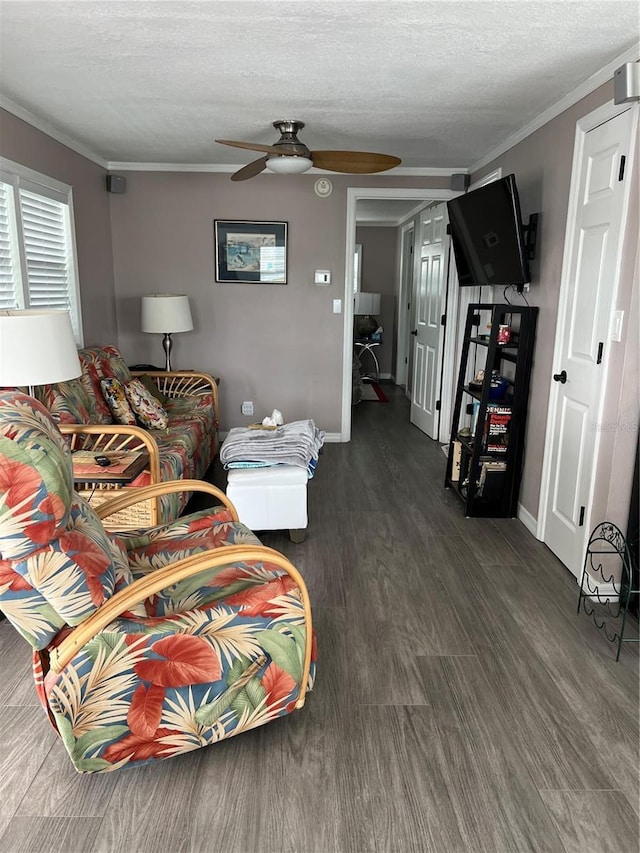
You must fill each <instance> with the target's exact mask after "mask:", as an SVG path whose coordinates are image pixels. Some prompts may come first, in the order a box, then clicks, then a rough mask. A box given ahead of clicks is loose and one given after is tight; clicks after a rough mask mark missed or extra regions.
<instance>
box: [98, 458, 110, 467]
mask: <svg viewBox="0 0 640 853" xmlns="http://www.w3.org/2000/svg"><path fill="white" fill-rule="evenodd" d="M96 465H100V467H101V468H108V467H109V465H111V460H110V459H109V457H108V456H96Z"/></svg>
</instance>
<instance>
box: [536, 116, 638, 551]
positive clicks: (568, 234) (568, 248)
mask: <svg viewBox="0 0 640 853" xmlns="http://www.w3.org/2000/svg"><path fill="white" fill-rule="evenodd" d="M629 109H632V110H634V112H635V116H634V121H635V128H634V130H633V131H632V134H633V135H632V142H633V141H634V140H635V142H636V144H637V139H638V135H637V134H638V130H637V125H638V114H639V109H640V108H639V106H638V105H637V104H631V105H629V104H628V103H622V104H615V103H614V102H613V101H608V102H607V103H606V104H603V105H602V106H601V107H598V108H597V109H595V110H594V111H593V112H590V113H589V114H588V115H586V116H583V117H582V118H580V119H578V121H577V122H576V131H575V138H574V145H573V162H572V167H571V182H570V190H569V204H568V209H567V225H566V230H565V239H564V250H563V256H562V273H561V277H560V294H559V299H558V314H557V318H558V319H557V324H556V336H555V343H554V350H553V362H552V364H553V368H554V369H556V365H557V364H558V359H559V357H560V354H561V353H562V347H563V345H564V327H565V322H566V319H567V317H566V315H567V310H568V307H569V291H570V288H571V284H572V282H571V280H570V278H569V271H570V262H571V255H572V252H573V246H574V243H575V240H576V238H577V234H576V223H577V210H578V193H579V191H580V186H579V177H580V169H581V166H582V158H583V154H584V147H585V139H586V136H587V133H589V131H591V130H595V128H597V127H599V126H600V125H601V124H604V123H605V122H607V121H609V120H610V119H613V118H616V117H617V116H619V115H620V114H621V113H624V112H627V111H628V110H629ZM635 147H636V146H635V145H634V144H632V145H631V147H630V150H629V159H628V161H627V168H628V172H627V174H628V175H629V178H630V179H631V178H632V176H633V175H634V174H635V171H634V165H635V164H634V162H633V161H634V159H635V157H634V155H635ZM630 195H631V191H630V192H629V195H628V196H627V199H626V201H625V207H624V208H623V215H622V218H621V222H622V231H623V233H622V239H621V240H620V244H619V253H620V256H621V255H622V253H623V251H624V247H625V245H626V244H627V240H628V239H629V234H628V230H627V223H628V213H629V202H630ZM620 256H619V258H618V264H619V263H620ZM618 288H619V277H618V281H617V283H616V290H615V292H614V293H612V295H611V305H612V308H615V305H616V300H617V297H618ZM609 349H610V347H608V346H607V347H605V352H604V359H603V361H604V364H603V370H602V372H601V373H600V374H599V375H598V388H597V393H596V398H597V399H598V400H599V401H600V405H599V407H598V411H597V412H595V413H594V416H595V420H596V422H601V421H602V420H603V418H604V406H605V395H604V393H603V392H604V389H605V387H606V385H607V384H608V383H609V382H610V381H611V379H612V377H611V375H610V371H609ZM557 369H559V368H557ZM549 380H550V386H551V387H550V392H549V406H548V412H547V425H546V430H545V443H544V456H543V461H542V476H541V480H540V500H539V503H538V518H537V524H536V538H537V539H539V540H541V541H542V542H544V538H545V535H546V514H547V508H548V504H549V501H550V500H551V498H552V496H551V493H550V486H551V464H552V458H553V447H552V445H551V437H552V435H553V431H554V424H555V420H556V415H557V408H558V393H557V386H556V385H555V383H553V382H551V377H549ZM619 382H622V377H619ZM600 449H601V433H600V432H598V431H596V438H595V445H594V450H595V453H594V462H593V468H592V472H591V480H590V482H589V493H588V496H587V503H586V506H587V509H588V512H589V514H590V512H591V508H592V506H593V498H594V493H595V489H596V475H597V472H598V461H599V457H600ZM589 525H590V518H589V517H588V518H587V519H586V523H585V525H584V531H585V534H584V536H585V543H586V540H587V537H588V536H589V532H590V529H591V528H590V526H589Z"/></svg>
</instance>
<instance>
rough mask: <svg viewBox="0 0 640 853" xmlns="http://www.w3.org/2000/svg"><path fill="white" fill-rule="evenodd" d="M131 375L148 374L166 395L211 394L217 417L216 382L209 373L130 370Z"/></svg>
mask: <svg viewBox="0 0 640 853" xmlns="http://www.w3.org/2000/svg"><path fill="white" fill-rule="evenodd" d="M131 375H132V376H137V377H139V376H150V377H151V379H153V381H154V382H155V383H156V385H157V386H158V390H159V391H161V392H162V393H163V394H164V395H165V396H166V397H185V396H187V395H191V394H194V395H197V394H211V396H212V397H213V405H214V409H215V413H216V417H218V383H217V382H216V380H215V379H214V378H213V376H211V375H210V374H209V373H199V372H196V371H194V370H169V371H167V370H132V371H131Z"/></svg>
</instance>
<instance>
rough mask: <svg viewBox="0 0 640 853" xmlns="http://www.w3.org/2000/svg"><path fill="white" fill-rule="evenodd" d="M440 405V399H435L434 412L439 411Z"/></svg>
mask: <svg viewBox="0 0 640 853" xmlns="http://www.w3.org/2000/svg"><path fill="white" fill-rule="evenodd" d="M440 406H441V401H440V400H436V412H439V411H440Z"/></svg>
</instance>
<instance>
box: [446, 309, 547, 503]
mask: <svg viewBox="0 0 640 853" xmlns="http://www.w3.org/2000/svg"><path fill="white" fill-rule="evenodd" d="M537 316H538V309H537V308H531V307H529V306H526V307H525V306H519V305H495V304H489V303H474V304H472V305H469V308H468V311H467V319H466V326H465V332H464V339H463V345H462V355H461V359H460V371H459V375H458V385H457V390H456V400H455V406H454V410H453V423H452V429H451V440H450V442H449V453H448V458H447V472H446V476H445V487H446V488H451V489H454V490H455V491H456V493H457V494H458V496H459V497H460V499H461V501H462V502H463V504H464V508H465V515H466V516H479V517H484V518H515V516H516V515H517V508H518V494H519V491H520V480H521V476H522V463H523V459H524V437H525V427H526V418H527V404H528V398H529V379H530V375H531V366H532V363H533V348H534V342H535V331H536V320H537ZM501 327H502V328H501ZM483 329H486V334H484V333H483V331H482V330H483ZM505 330H508V332H505ZM505 335H506V336H509V340H508V341H507V342H506V343H504V342H503V343H501V341H504V338H505ZM479 369H481V370H483V371H484V378H483V379H482V380H481V381H479V382H474V379H475V378H476V371H478V370H479ZM496 376H497V377H499V378H500V382H499V383H498V384H497V385H496V381H495V380H496ZM492 379H493V380H494V383H493V385H492Z"/></svg>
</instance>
